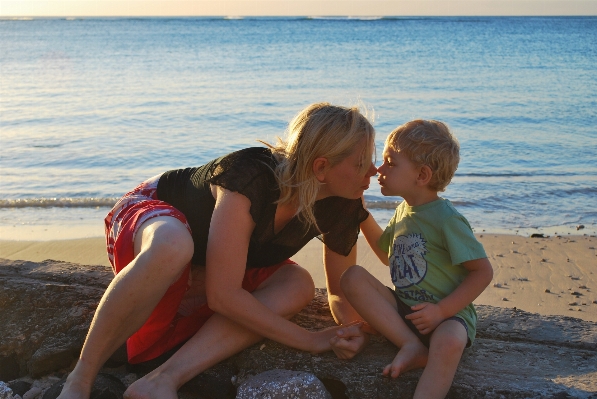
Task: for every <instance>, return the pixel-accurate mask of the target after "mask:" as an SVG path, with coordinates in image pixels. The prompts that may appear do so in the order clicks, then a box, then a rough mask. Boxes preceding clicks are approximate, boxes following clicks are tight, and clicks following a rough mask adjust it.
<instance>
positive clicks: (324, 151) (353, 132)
mask: <svg viewBox="0 0 597 399" xmlns="http://www.w3.org/2000/svg"><path fill="white" fill-rule="evenodd" d="M362 139H365V142H366V144H365V149H364V151H363V153H362V154H361V172H362V173H363V175H364V174H365V173H366V171H367V170H368V169H369V168H370V167H371V163H372V156H373V152H374V149H375V130H374V129H373V126H372V125H371V123H370V122H369V121H368V120H367V118H366V117H365V116H364V115H363V114H361V112H360V111H359V109H358V107H350V108H348V107H340V106H335V105H331V104H329V103H316V104H311V105H309V106H308V107H307V108H305V109H304V110H302V111H301V112H300V113H299V114H298V115H297V116H296V117H295V118H294V119H293V120H292V121H291V122H290V124H289V125H288V128H287V130H286V138H285V139H280V138H278V143H277V144H276V145H275V146H272V145H269V144H267V143H264V144H266V145H267V146H268V147H270V148H271V149H272V152H273V153H274V155H275V156H276V158H277V159H278V160H279V164H278V166H277V168H276V170H275V174H276V178H277V180H278V183H279V185H280V191H281V193H280V200H279V201H278V203H279V204H296V205H297V206H298V215H299V218H301V219H302V220H304V221H306V222H307V223H308V224H309V225H315V226H317V223H316V221H315V215H314V214H313V205H314V204H315V201H316V198H317V194H318V192H319V186H320V182H319V181H318V180H317V178H316V176H315V174H314V173H313V162H314V161H315V159H317V158H326V159H327V160H328V161H329V162H330V165H331V166H334V165H337V164H338V163H340V162H341V161H342V160H344V159H345V158H346V157H347V156H349V155H350V154H351V153H352V152H353V151H354V149H355V147H356V146H357V145H358V144H359V142H360V141H361V140H362Z"/></svg>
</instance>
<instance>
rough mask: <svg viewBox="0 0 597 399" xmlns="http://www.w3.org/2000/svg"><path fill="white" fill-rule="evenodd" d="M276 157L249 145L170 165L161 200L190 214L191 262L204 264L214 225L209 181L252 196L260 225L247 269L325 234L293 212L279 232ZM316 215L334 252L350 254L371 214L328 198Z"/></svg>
mask: <svg viewBox="0 0 597 399" xmlns="http://www.w3.org/2000/svg"><path fill="white" fill-rule="evenodd" d="M276 165H277V161H276V159H275V158H274V156H273V155H272V152H271V150H270V149H268V148H260V147H253V148H246V149H244V150H240V151H236V152H233V153H231V154H228V155H225V156H223V157H220V158H218V159H215V160H213V161H211V162H209V163H207V164H205V165H203V166H200V167H196V168H186V169H177V170H171V171H168V172H166V173H164V174H163V175H162V176H161V177H160V180H159V182H158V189H157V195H158V199H160V200H162V201H165V202H168V203H169V204H171V205H173V206H174V207H175V208H177V209H178V210H180V211H181V212H182V213H184V215H185V216H186V218H187V220H188V222H189V225H190V226H191V230H192V236H193V241H194V243H195V253H194V254H193V259H192V263H193V264H194V265H203V266H204V265H205V252H206V249H207V237H208V234H209V224H210V222H211V216H212V213H213V210H214V205H215V200H214V198H213V196H212V194H211V190H210V184H215V185H218V186H221V187H223V188H225V189H227V190H230V191H235V192H238V193H240V194H242V195H244V196H245V197H247V198H248V199H249V200H250V201H251V208H250V213H251V217H252V218H253V221H254V222H255V224H256V226H255V229H254V230H253V233H252V234H251V239H250V243H249V252H248V255H247V268H259V267H267V266H273V265H275V264H278V263H280V262H282V261H284V260H286V259H288V258H290V257H291V256H293V255H294V254H296V253H297V252H298V251H299V250H300V249H301V248H302V247H304V246H305V245H306V244H307V243H308V242H309V241H310V240H311V239H312V238H313V237H316V236H319V235H320V233H319V231H318V230H317V228H315V227H314V226H312V227H311V228H309V229H308V231H307V227H306V225H305V223H303V222H301V221H300V220H299V219H298V217H296V216H295V217H294V218H292V219H291V220H290V222H288V224H287V225H286V226H285V227H284V228H283V229H282V230H281V231H280V232H278V234H274V217H275V215H276V207H277V205H276V203H275V202H276V201H277V200H278V199H279V198H280V189H279V187H278V184H277V181H276V177H275V176H274V172H273V170H274V169H275V167H276ZM314 214H315V219H316V220H317V224H318V226H319V228H320V229H321V231H322V232H323V236H322V237H320V239H321V240H322V241H323V242H324V243H325V245H326V246H327V247H328V248H330V249H331V250H332V251H334V252H336V253H338V254H341V255H344V256H347V255H348V254H349V253H350V250H351V249H352V247H353V246H354V244H355V243H356V241H357V237H358V234H359V224H360V223H361V222H362V221H364V220H365V219H366V218H367V216H368V213H367V211H366V210H365V209H364V208H363V205H362V203H361V200H360V199H355V200H351V199H346V198H341V197H328V198H324V199H322V200H319V201H317V202H316V203H315V205H314Z"/></svg>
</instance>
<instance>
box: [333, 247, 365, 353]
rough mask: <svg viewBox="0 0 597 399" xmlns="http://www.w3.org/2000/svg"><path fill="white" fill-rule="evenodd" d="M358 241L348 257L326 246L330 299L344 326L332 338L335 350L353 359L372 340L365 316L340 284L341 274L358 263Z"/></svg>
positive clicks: (337, 316) (338, 321)
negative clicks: (352, 302) (346, 295)
mask: <svg viewBox="0 0 597 399" xmlns="http://www.w3.org/2000/svg"><path fill="white" fill-rule="evenodd" d="M356 260H357V246H356V244H355V245H354V247H353V248H352V250H351V251H350V254H348V256H342V255H340V254H337V253H336V252H334V251H332V250H331V249H329V248H328V247H326V246H325V245H324V246H323V263H324V268H325V276H326V285H327V289H328V302H329V304H330V310H331V311H332V316H333V317H334V320H336V323H338V324H339V325H341V326H343V327H342V329H340V330H338V332H337V335H336V336H335V337H334V338H333V339H332V341H331V343H332V349H333V351H334V353H335V354H336V356H338V357H339V358H340V359H351V358H353V357H354V356H355V355H356V354H357V353H359V352H360V351H361V350H363V348H364V347H365V346H366V345H367V343H368V342H369V335H368V334H366V332H365V330H364V328H363V327H364V326H365V324H364V322H363V318H362V317H361V316H360V315H359V314H358V313H357V311H356V310H354V308H353V307H352V305H351V304H350V303H349V302H348V300H347V299H346V297H345V296H344V292H343V291H342V288H341V287H340V277H341V276H342V273H344V271H346V269H348V268H349V267H350V266H353V265H355V264H356Z"/></svg>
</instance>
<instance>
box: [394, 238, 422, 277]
mask: <svg viewBox="0 0 597 399" xmlns="http://www.w3.org/2000/svg"><path fill="white" fill-rule="evenodd" d="M426 243H427V241H425V239H424V238H423V236H422V235H421V234H417V233H413V234H409V235H405V236H398V237H396V239H395V240H394V245H393V248H392V255H391V256H390V273H391V277H392V282H393V283H394V285H395V286H396V287H397V288H406V287H410V286H411V285H414V284H418V283H419V282H421V280H423V278H424V277H425V275H426V274H427V261H426V260H425V257H424V255H425V254H426V253H427V248H426V247H425V244H426Z"/></svg>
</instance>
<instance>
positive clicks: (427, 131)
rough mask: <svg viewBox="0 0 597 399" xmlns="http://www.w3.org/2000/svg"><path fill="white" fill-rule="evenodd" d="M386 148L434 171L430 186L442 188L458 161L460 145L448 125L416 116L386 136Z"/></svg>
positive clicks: (450, 178)
mask: <svg viewBox="0 0 597 399" xmlns="http://www.w3.org/2000/svg"><path fill="white" fill-rule="evenodd" d="M386 147H389V148H391V149H393V150H394V151H396V152H403V153H405V154H406V155H407V156H408V158H409V159H410V160H411V161H412V162H414V163H415V164H417V165H418V166H422V165H427V166H429V168H431V171H432V172H433V174H432V176H431V180H430V182H429V188H431V189H432V190H435V191H438V192H440V191H444V190H445V189H446V187H447V186H448V184H450V181H451V180H452V178H453V177H454V173H455V172H456V169H458V162H460V154H459V153H460V144H458V140H457V139H456V137H454V135H452V133H451V132H450V129H448V126H447V125H446V124H445V123H443V122H439V121H435V120H423V119H416V120H413V121H410V122H407V123H405V124H404V125H401V126H398V127H397V128H396V129H394V131H393V132H392V133H390V135H389V136H388V138H387V139H386Z"/></svg>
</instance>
